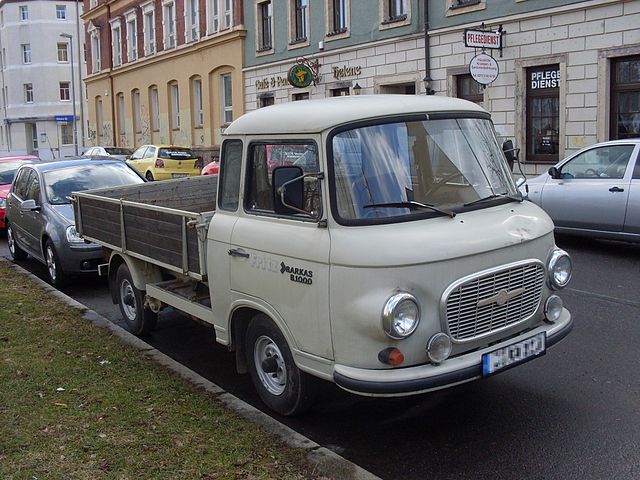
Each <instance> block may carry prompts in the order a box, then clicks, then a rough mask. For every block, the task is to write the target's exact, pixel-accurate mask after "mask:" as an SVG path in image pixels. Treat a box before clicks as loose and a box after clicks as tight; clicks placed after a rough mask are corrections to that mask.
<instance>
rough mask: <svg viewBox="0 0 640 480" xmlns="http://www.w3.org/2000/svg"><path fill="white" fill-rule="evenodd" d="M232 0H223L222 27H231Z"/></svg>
mask: <svg viewBox="0 0 640 480" xmlns="http://www.w3.org/2000/svg"><path fill="white" fill-rule="evenodd" d="M231 5H232V0H224V12H223V16H224V22H223V28H231V24H232V19H233V13H232V11H231Z"/></svg>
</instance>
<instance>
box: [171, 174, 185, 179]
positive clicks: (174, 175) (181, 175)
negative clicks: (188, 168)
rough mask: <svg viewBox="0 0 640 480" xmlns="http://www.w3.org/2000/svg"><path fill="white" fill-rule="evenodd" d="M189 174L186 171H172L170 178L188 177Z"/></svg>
mask: <svg viewBox="0 0 640 480" xmlns="http://www.w3.org/2000/svg"><path fill="white" fill-rule="evenodd" d="M188 176H189V174H188V173H172V174H171V177H172V178H184V177H188Z"/></svg>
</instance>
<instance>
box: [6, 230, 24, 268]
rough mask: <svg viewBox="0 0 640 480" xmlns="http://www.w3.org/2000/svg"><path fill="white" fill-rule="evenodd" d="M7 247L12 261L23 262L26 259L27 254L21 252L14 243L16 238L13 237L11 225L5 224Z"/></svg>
mask: <svg viewBox="0 0 640 480" xmlns="http://www.w3.org/2000/svg"><path fill="white" fill-rule="evenodd" d="M7 247H9V253H11V258H13V260H14V261H18V260H24V259H25V258H27V252H25V251H24V250H22V249H21V248H20V247H19V246H18V244H17V243H16V238H15V237H14V235H13V229H12V228H11V225H9V224H8V223H7Z"/></svg>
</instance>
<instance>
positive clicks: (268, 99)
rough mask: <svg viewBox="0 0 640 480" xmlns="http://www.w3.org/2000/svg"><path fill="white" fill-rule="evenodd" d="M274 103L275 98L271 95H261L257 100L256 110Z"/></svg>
mask: <svg viewBox="0 0 640 480" xmlns="http://www.w3.org/2000/svg"><path fill="white" fill-rule="evenodd" d="M274 103H275V97H274V96H273V95H263V96H261V97H260V98H258V108H263V107H268V106H269V105H273V104H274Z"/></svg>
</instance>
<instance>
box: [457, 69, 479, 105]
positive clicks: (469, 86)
mask: <svg viewBox="0 0 640 480" xmlns="http://www.w3.org/2000/svg"><path fill="white" fill-rule="evenodd" d="M456 92H457V94H456V96H457V97H458V98H464V99H465V100H469V101H470V102H473V103H477V104H479V105H482V102H483V101H484V89H483V88H482V85H481V84H479V83H478V82H476V81H475V80H474V79H473V77H472V76H471V75H469V74H466V75H458V76H457V77H456Z"/></svg>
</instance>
